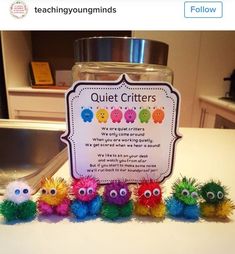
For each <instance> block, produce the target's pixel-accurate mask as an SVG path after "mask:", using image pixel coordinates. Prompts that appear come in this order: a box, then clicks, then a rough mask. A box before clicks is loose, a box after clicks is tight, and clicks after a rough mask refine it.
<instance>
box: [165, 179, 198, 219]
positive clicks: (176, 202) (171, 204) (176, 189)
mask: <svg viewBox="0 0 235 254" xmlns="http://www.w3.org/2000/svg"><path fill="white" fill-rule="evenodd" d="M172 190H173V195H172V197H169V198H168V199H167V200H166V207H167V213H168V215H169V216H171V217H177V218H183V219H189V220H198V219H199V214H200V212H199V206H198V201H197V200H198V196H199V195H198V193H199V189H198V185H197V184H196V181H195V179H191V178H189V179H187V178H186V177H183V178H182V179H179V180H177V181H176V182H175V183H174V185H173V187H172Z"/></svg>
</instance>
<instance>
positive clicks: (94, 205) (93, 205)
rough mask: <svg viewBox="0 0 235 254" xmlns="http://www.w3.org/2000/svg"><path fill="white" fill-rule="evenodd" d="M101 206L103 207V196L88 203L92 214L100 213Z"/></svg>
mask: <svg viewBox="0 0 235 254" xmlns="http://www.w3.org/2000/svg"><path fill="white" fill-rule="evenodd" d="M101 207H102V198H101V197H100V196H97V197H95V198H94V199H93V200H92V201H90V202H89V204H88V209H89V214H90V215H97V214H99V213H100V210H101Z"/></svg>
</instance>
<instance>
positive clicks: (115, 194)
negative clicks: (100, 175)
mask: <svg viewBox="0 0 235 254" xmlns="http://www.w3.org/2000/svg"><path fill="white" fill-rule="evenodd" d="M109 195H110V197H111V198H116V197H117V195H118V194H117V191H115V190H111V191H110V193H109Z"/></svg>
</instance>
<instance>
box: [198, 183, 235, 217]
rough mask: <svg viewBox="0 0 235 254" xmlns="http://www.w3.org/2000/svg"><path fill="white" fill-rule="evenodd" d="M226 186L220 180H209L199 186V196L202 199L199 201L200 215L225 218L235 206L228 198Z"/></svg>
mask: <svg viewBox="0 0 235 254" xmlns="http://www.w3.org/2000/svg"><path fill="white" fill-rule="evenodd" d="M227 194H228V193H227V191H226V187H224V186H222V185H221V183H220V182H215V181H210V182H208V183H206V184H204V185H203V186H201V196H202V198H203V199H204V201H203V202H201V203H200V211H201V216H202V217H206V218H212V219H213V218H214V219H227V218H228V217H229V216H230V215H232V213H233V209H234V208H235V206H234V204H233V202H232V201H231V200H230V199H228V198H227V197H226V196H227Z"/></svg>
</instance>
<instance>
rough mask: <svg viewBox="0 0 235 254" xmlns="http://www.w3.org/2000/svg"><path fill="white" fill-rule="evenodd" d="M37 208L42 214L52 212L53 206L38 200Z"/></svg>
mask: <svg viewBox="0 0 235 254" xmlns="http://www.w3.org/2000/svg"><path fill="white" fill-rule="evenodd" d="M38 210H39V212H40V213H41V214H42V215H50V214H52V213H53V207H52V206H50V205H48V204H47V203H45V202H43V201H38Z"/></svg>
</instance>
